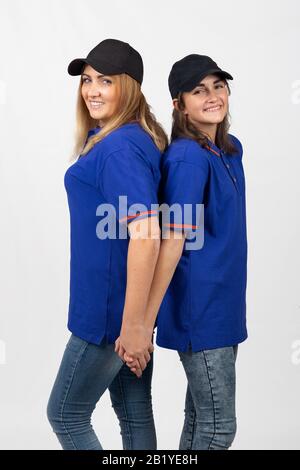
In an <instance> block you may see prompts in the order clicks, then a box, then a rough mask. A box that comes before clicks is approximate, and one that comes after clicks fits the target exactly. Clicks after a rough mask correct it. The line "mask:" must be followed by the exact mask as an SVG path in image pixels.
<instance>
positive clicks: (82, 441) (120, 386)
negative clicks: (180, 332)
mask: <svg viewBox="0 0 300 470" xmlns="http://www.w3.org/2000/svg"><path fill="white" fill-rule="evenodd" d="M114 346H115V345H114V344H106V343H104V342H103V343H102V344H100V345H99V346H98V345H95V344H91V343H88V342H87V341H84V340H82V339H81V338H78V337H77V336H75V335H73V334H72V335H71V337H70V339H69V341H68V344H67V346H66V349H65V352H64V355H63V358H62V362H61V365H60V368H59V371H58V375H57V377H56V380H55V383H54V386H53V389H52V392H51V395H50V398H49V402H48V406H47V416H48V419H49V422H50V424H51V426H52V428H53V431H54V432H55V434H56V436H57V438H58V440H59V441H60V444H61V446H62V448H63V449H66V450H72V449H73V450H79V449H80V450H85V449H94V450H102V446H101V444H100V442H99V440H98V438H97V436H96V434H95V431H94V430H93V427H92V425H91V416H92V413H93V411H94V409H95V407H96V404H97V402H98V401H99V399H100V397H101V396H102V395H103V393H104V392H105V391H106V390H107V389H108V390H109V393H110V398H111V402H112V406H113V409H114V411H115V413H116V415H117V417H118V420H119V424H120V428H121V435H122V441H123V449H124V450H131V449H134V450H135V449H144V450H148V449H150V450H151V449H152V450H155V449H156V433H155V426H154V419H153V412H152V397H151V380H152V371H153V353H152V354H151V360H150V361H149V363H148V365H147V367H146V369H145V370H144V372H143V375H142V377H141V378H139V379H138V378H137V377H136V375H135V374H134V373H133V372H131V371H130V369H129V368H128V367H127V366H126V364H124V363H123V361H122V360H121V359H120V357H119V356H118V354H117V353H116V352H115V351H114Z"/></svg>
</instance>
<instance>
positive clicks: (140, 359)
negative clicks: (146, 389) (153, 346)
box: [138, 356, 147, 370]
mask: <svg viewBox="0 0 300 470" xmlns="http://www.w3.org/2000/svg"><path fill="white" fill-rule="evenodd" d="M138 361H139V363H140V366H141V369H142V370H145V369H146V367H147V362H146V360H145V358H144V356H141V357H139V358H138Z"/></svg>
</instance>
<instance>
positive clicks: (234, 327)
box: [156, 135, 247, 352]
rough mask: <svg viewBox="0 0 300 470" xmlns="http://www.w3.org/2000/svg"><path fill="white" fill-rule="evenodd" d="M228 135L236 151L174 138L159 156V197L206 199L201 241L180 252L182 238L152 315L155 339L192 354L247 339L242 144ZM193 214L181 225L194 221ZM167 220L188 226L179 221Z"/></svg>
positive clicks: (191, 201) (169, 201) (185, 200)
mask: <svg viewBox="0 0 300 470" xmlns="http://www.w3.org/2000/svg"><path fill="white" fill-rule="evenodd" d="M229 137H230V138H231V139H232V142H233V144H234V146H235V147H236V149H237V153H233V154H228V153H227V154H226V153H225V152H223V151H221V150H220V149H219V148H218V147H217V146H216V145H214V144H213V143H212V142H210V143H209V146H208V147H207V148H205V147H202V146H201V145H199V144H198V143H197V142H196V141H194V140H191V139H187V138H178V139H176V140H174V141H173V142H172V143H171V145H170V146H169V148H168V149H167V151H166V152H165V153H164V155H163V157H162V165H161V173H162V180H161V189H160V199H161V201H160V202H164V203H167V204H169V205H172V204H174V203H177V204H179V205H180V206H181V207H183V206H184V204H191V205H195V204H203V205H204V206H203V207H204V244H203V247H202V248H201V249H198V250H194V251H193V250H186V244H187V241H186V242H185V245H184V250H183V253H182V256H181V259H180V261H179V263H178V265H177V268H176V271H175V273H174V276H173V278H172V280H171V283H170V285H169V288H168V290H167V292H166V295H165V297H164V300H163V302H162V305H161V308H160V311H159V314H158V319H157V337H156V342H157V344H158V345H159V346H162V347H164V348H169V349H175V350H178V351H187V350H188V347H189V345H191V347H192V351H193V352H196V351H201V350H204V349H215V348H221V347H226V346H232V345H235V344H237V343H240V342H242V341H244V340H245V339H246V338H247V328H246V281H247V235H246V207H245V178H244V171H243V165H242V155H243V149H242V145H241V143H240V142H239V140H238V139H237V138H235V137H234V136H231V135H230V136H229ZM194 216H195V213H194V212H193V218H192V221H191V224H187V227H191V226H192V228H193V229H194V228H196V227H197V224H199V221H197V220H195V219H194ZM183 222H184V221H183ZM189 222H190V221H189ZM168 226H169V227H170V226H171V229H180V230H184V231H188V230H187V229H186V228H185V226H184V223H183V224H182V227H181V228H180V225H179V224H176V225H174V224H171V223H169V224H168ZM189 243H191V242H189Z"/></svg>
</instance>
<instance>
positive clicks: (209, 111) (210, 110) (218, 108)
mask: <svg viewBox="0 0 300 470" xmlns="http://www.w3.org/2000/svg"><path fill="white" fill-rule="evenodd" d="M221 107H222V106H213V107H211V108H206V109H205V110H204V111H205V112H206V113H214V112H216V111H220V109H221Z"/></svg>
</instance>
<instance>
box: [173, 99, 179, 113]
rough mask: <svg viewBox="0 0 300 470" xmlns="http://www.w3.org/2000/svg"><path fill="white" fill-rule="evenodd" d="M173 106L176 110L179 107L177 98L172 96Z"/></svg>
mask: <svg viewBox="0 0 300 470" xmlns="http://www.w3.org/2000/svg"><path fill="white" fill-rule="evenodd" d="M173 107H174V109H176V111H179V109H178V99H177V98H174V100H173Z"/></svg>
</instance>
